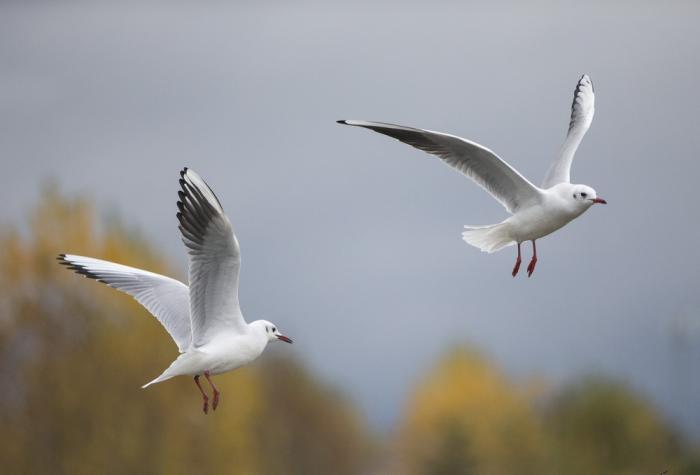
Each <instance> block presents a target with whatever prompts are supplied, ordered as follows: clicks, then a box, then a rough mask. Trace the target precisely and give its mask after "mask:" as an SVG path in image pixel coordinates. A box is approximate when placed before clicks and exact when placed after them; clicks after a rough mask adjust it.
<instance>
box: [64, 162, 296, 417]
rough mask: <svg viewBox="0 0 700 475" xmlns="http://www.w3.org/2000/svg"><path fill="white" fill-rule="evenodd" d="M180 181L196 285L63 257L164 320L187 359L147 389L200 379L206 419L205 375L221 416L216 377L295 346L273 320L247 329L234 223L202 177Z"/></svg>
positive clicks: (186, 173)
mask: <svg viewBox="0 0 700 475" xmlns="http://www.w3.org/2000/svg"><path fill="white" fill-rule="evenodd" d="M180 175H181V179H180V186H181V188H182V190H181V191H180V192H179V196H180V201H178V203H177V204H178V208H179V209H180V212H178V213H177V218H178V220H179V221H180V226H179V229H180V232H181V234H182V241H183V243H184V244H185V246H186V247H187V248H188V254H189V258H190V265H189V281H190V286H189V287H188V286H187V285H185V284H183V283H182V282H180V281H178V280H175V279H171V278H170V277H165V276H163V275H159V274H155V273H153V272H148V271H145V270H141V269H136V268H134V267H129V266H125V265H122V264H116V263H114V262H108V261H103V260H100V259H94V258H91V257H84V256H77V255H73V254H61V255H60V256H59V258H58V259H59V261H60V262H61V264H64V265H67V266H68V267H69V268H70V269H72V270H75V271H76V272H77V273H79V274H82V275H85V276H86V277H90V278H92V279H96V280H98V281H100V282H103V283H105V284H107V285H109V286H110V287H112V288H115V289H117V290H120V291H122V292H125V293H127V294H129V295H131V296H132V297H134V298H135V299H136V300H137V301H138V302H139V303H140V304H141V305H143V306H144V307H145V308H146V309H147V310H148V311H149V312H151V314H153V316H155V317H156V319H158V321H159V322H160V323H161V324H162V325H163V327H165V329H166V330H167V332H168V333H169V334H170V336H171V337H172V338H173V341H174V342H175V344H176V345H177V347H178V350H180V356H178V358H177V359H176V360H175V361H173V363H172V364H171V365H170V366H169V367H168V368H167V369H166V370H165V371H164V372H163V374H161V375H160V376H158V377H157V378H156V379H154V380H153V381H151V382H149V383H147V384H145V385H144V386H143V387H144V388H145V387H148V386H150V385H151V384H155V383H160V382H162V381H165V380H167V379H170V378H173V377H175V376H194V380H195V383H196V384H197V387H198V388H199V390H200V391H201V393H202V398H203V401H204V407H203V408H204V412H205V413H207V411H208V409H209V398H208V396H207V394H206V392H205V391H204V390H203V389H202V387H201V385H200V383H199V378H200V376H201V375H204V376H205V377H206V379H207V380H208V381H209V384H210V385H211V387H212V390H213V392H214V400H213V403H212V408H213V409H214V410H216V407H217V406H218V403H219V391H218V390H217V389H216V387H215V386H214V384H213V382H212V381H211V379H210V376H212V375H215V374H221V373H225V372H227V371H231V370H234V369H236V368H239V367H241V366H244V365H246V364H248V363H250V362H252V361H253V360H255V359H256V358H257V357H258V356H260V355H261V354H262V352H263V351H264V350H265V347H266V346H267V344H268V343H269V342H270V341H276V340H281V341H285V342H287V343H291V342H292V340H291V339H289V338H288V337H286V336H284V335H282V334H281V333H280V332H279V331H278V330H277V327H276V326H275V325H274V324H272V323H270V322H268V321H266V320H256V321H254V322H252V323H246V321H245V320H244V318H243V314H242V313H241V309H240V306H239V304H238V277H239V273H240V264H241V257H240V248H239V246H238V240H237V239H236V236H235V235H234V234H233V229H232V227H231V223H230V222H229V220H228V218H227V217H226V215H225V214H224V210H223V208H222V207H221V204H220V203H219V200H218V199H217V198H216V195H214V193H213V192H212V191H211V189H210V188H209V186H208V185H207V184H206V183H205V182H204V180H202V178H201V177H200V176H199V175H198V174H197V173H195V172H194V171H193V170H188V169H187V168H185V169H184V170H183V171H182V172H181V173H180Z"/></svg>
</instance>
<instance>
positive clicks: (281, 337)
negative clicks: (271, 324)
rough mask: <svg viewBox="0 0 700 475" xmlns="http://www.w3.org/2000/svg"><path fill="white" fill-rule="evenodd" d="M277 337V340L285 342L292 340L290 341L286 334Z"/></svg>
mask: <svg viewBox="0 0 700 475" xmlns="http://www.w3.org/2000/svg"><path fill="white" fill-rule="evenodd" d="M277 339H278V340H282V341H283V342H285V343H293V342H292V339H291V338H289V337H288V336H284V335H277Z"/></svg>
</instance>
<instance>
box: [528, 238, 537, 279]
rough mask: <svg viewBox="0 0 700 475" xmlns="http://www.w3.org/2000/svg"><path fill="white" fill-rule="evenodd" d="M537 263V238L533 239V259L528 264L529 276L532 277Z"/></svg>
mask: <svg viewBox="0 0 700 475" xmlns="http://www.w3.org/2000/svg"><path fill="white" fill-rule="evenodd" d="M536 265H537V246H536V245H535V240H534V239H533V240H532V260H531V261H530V264H528V266H527V276H528V277H530V276H531V275H532V273H533V272H535V266H536Z"/></svg>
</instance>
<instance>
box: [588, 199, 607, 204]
mask: <svg viewBox="0 0 700 475" xmlns="http://www.w3.org/2000/svg"><path fill="white" fill-rule="evenodd" d="M591 201H592V202H594V203H598V204H601V205H606V204H608V202H607V201H605V200H604V199H603V198H596V199H594V200H591Z"/></svg>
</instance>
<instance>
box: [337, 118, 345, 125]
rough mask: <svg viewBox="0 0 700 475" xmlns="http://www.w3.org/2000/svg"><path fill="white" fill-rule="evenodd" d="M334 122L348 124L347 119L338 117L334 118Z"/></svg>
mask: <svg viewBox="0 0 700 475" xmlns="http://www.w3.org/2000/svg"><path fill="white" fill-rule="evenodd" d="M335 122H336V123H337V124H344V125H348V121H347V120H343V119H340V120H336V121H335Z"/></svg>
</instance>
